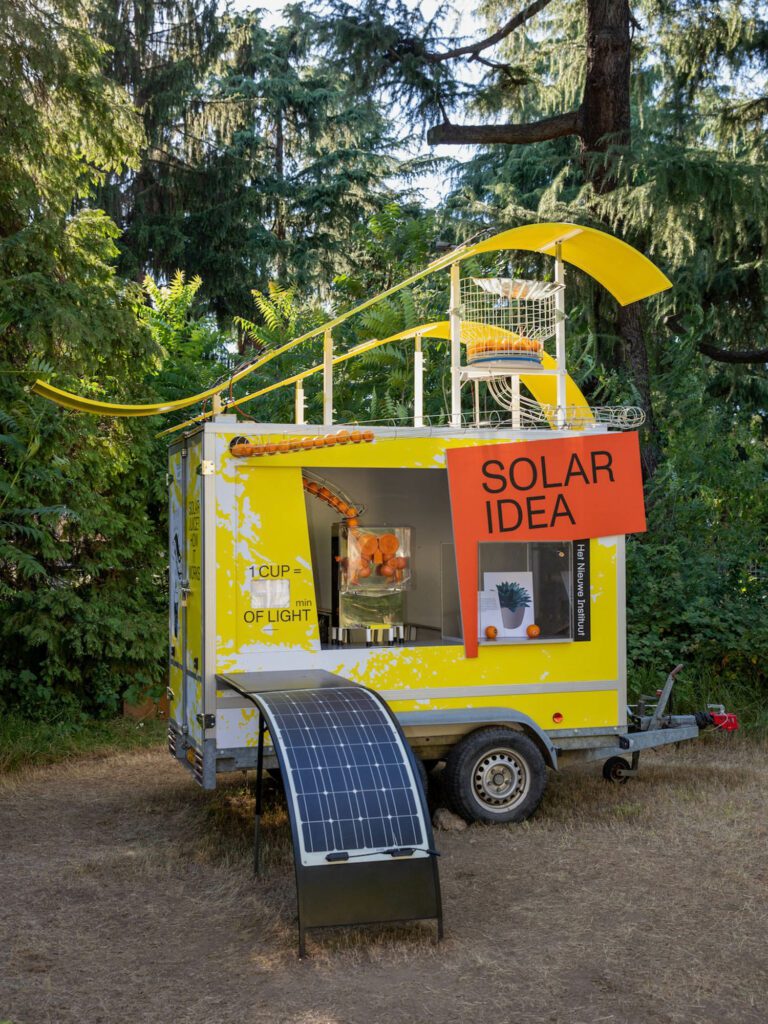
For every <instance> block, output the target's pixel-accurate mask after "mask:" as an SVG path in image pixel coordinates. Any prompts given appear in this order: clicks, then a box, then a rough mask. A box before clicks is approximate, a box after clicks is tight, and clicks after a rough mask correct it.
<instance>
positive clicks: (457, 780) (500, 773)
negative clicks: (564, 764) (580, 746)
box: [443, 726, 547, 823]
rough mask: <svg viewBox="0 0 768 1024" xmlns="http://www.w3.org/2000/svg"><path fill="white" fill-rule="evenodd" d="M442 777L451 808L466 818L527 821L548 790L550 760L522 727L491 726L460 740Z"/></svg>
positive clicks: (471, 819)
mask: <svg viewBox="0 0 768 1024" xmlns="http://www.w3.org/2000/svg"><path fill="white" fill-rule="evenodd" d="M443 778H444V782H445V791H446V794H447V796H448V800H449V802H450V804H451V806H452V808H453V810H454V811H456V813H457V814H460V815H461V817H462V818H464V819H465V820H466V821H483V822H488V823H496V822H504V821H525V819H526V818H530V816H531V815H532V814H533V812H534V811H535V810H536V808H537V807H538V806H539V804H540V803H541V798H542V797H543V796H544V790H545V789H546V788H547V766H546V764H545V762H544V758H543V756H542V754H541V751H540V750H539V748H538V747H537V746H536V744H535V743H534V742H533V740H531V739H529V738H528V737H527V736H526V735H525V734H524V733H522V732H517V731H516V730H515V729H507V728H505V727H504V726H490V727H489V728H487V729H478V730H477V731H476V732H471V733H470V734H469V735H468V736H465V737H464V738H463V739H461V740H459V742H458V743H457V744H456V745H455V746H454V747H453V748H452V749H451V751H450V753H449V754H448V757H447V759H446V762H445V772H444V775H443Z"/></svg>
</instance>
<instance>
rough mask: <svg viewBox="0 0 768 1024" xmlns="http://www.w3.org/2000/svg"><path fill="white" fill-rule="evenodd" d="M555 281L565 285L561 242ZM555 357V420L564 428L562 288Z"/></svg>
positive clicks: (565, 372)
mask: <svg viewBox="0 0 768 1024" xmlns="http://www.w3.org/2000/svg"><path fill="white" fill-rule="evenodd" d="M555 281H556V283H557V284H562V285H565V264H564V263H563V257H562V254H561V246H560V243H558V244H557V246H556V247H555ZM555 308H556V320H555V358H556V359H557V378H556V386H557V413H556V415H555V422H556V425H557V427H558V429H562V428H563V427H564V426H565V422H566V401H567V399H566V381H567V379H568V368H567V367H566V360H565V291H564V290H563V289H562V288H561V289H560V291H558V292H556V293H555Z"/></svg>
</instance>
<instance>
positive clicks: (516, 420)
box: [511, 374, 521, 430]
mask: <svg viewBox="0 0 768 1024" xmlns="http://www.w3.org/2000/svg"><path fill="white" fill-rule="evenodd" d="M511 384H512V429H513V430H519V429H520V427H521V422H520V377H519V376H518V375H517V374H514V376H513V377H512V378H511Z"/></svg>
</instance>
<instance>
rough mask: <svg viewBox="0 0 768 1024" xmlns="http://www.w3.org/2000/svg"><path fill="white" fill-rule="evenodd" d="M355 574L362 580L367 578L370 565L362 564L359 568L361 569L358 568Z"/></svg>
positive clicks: (369, 572)
mask: <svg viewBox="0 0 768 1024" xmlns="http://www.w3.org/2000/svg"><path fill="white" fill-rule="evenodd" d="M357 575H358V576H359V577H360V578H361V579H363V580H367V579H368V577H369V576H370V575H371V567H370V565H364V566H363V567H362V568H361V569H360V570H359V571H358V574H357Z"/></svg>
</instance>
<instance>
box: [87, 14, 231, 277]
mask: <svg viewBox="0 0 768 1024" xmlns="http://www.w3.org/2000/svg"><path fill="white" fill-rule="evenodd" d="M217 7H218V4H217V3H216V0H131V2H130V3H125V2H123V0H96V3H95V6H94V8H93V15H92V24H93V26H94V30H95V31H96V33H97V34H98V36H99V38H100V39H102V40H103V41H104V42H106V43H107V44H108V47H109V49H108V50H106V51H105V53H104V57H103V61H102V67H103V69H104V72H105V74H107V75H108V77H109V78H110V79H111V80H112V81H113V82H115V83H116V84H117V85H119V86H121V87H122V88H123V89H125V90H126V92H127V93H128V95H129V96H130V97H131V100H132V102H133V105H134V107H135V108H136V111H137V113H138V115H139V117H140V118H141V122H142V125H143V128H144V137H145V142H144V145H143V147H142V151H141V162H140V164H139V166H138V167H137V168H127V167H126V168H123V169H122V170H121V171H120V172H119V173H114V172H113V173H112V174H110V175H109V177H108V179H107V180H106V181H105V182H104V184H103V185H102V186H101V187H100V188H99V189H98V190H97V191H96V193H95V195H94V197H93V200H92V202H93V205H95V206H96V207H101V208H102V209H104V210H106V211H107V213H108V214H109V215H110V216H111V217H112V218H113V220H114V221H115V222H116V223H117V224H118V225H119V226H120V227H121V228H122V230H123V233H122V235H121V238H120V242H119V245H120V249H121V259H120V270H121V272H123V273H124V274H125V275H126V276H128V277H131V278H133V279H134V280H135V281H137V282H138V281H141V280H142V279H143V277H144V275H145V274H146V273H152V274H155V275H160V276H162V277H164V278H166V279H170V277H171V276H172V275H173V273H174V272H175V271H176V270H177V269H179V268H181V269H188V268H189V267H190V264H191V265H192V270H191V272H193V273H194V270H195V269H196V268H195V267H194V254H195V253H196V252H197V251H198V250H199V245H200V242H201V241H202V239H201V237H200V230H199V221H200V219H201V218H203V219H204V218H205V214H206V210H207V204H208V201H209V195H210V193H209V185H210V183H209V181H208V178H207V175H206V173H205V171H204V170H203V169H202V168H201V166H200V163H201V161H200V158H199V153H200V150H201V149H202V150H203V152H205V151H206V148H207V145H208V143H207V140H206V139H205V138H204V137H203V136H204V134H205V128H204V126H203V127H202V129H201V130H202V132H203V135H202V136H196V135H195V130H196V128H197V126H198V122H199V117H200V112H201V111H202V110H204V109H205V97H204V95H203V94H202V92H201V84H202V82H203V80H204V78H205V76H206V74H207V73H208V71H209V70H210V68H211V66H212V63H213V61H214V60H215V58H216V56H217V55H218V53H219V52H220V51H221V49H222V47H223V45H224V42H225V35H224V32H223V30H222V26H221V20H220V18H219V16H218V13H217ZM193 123H194V126H193Z"/></svg>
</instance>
